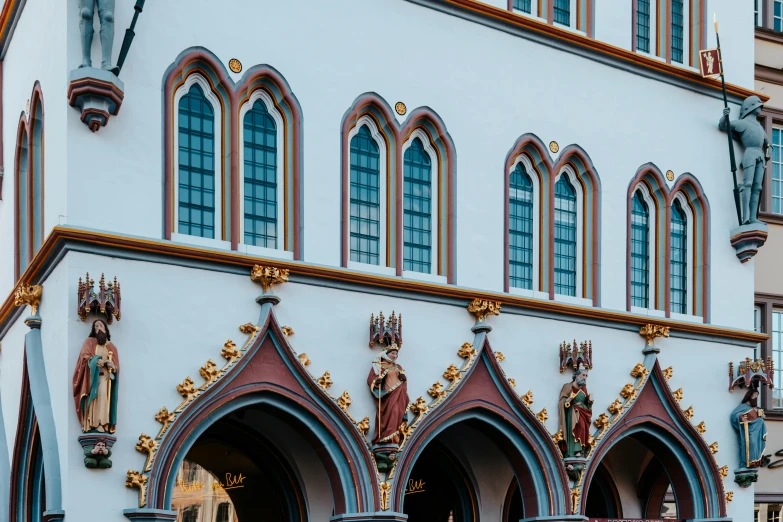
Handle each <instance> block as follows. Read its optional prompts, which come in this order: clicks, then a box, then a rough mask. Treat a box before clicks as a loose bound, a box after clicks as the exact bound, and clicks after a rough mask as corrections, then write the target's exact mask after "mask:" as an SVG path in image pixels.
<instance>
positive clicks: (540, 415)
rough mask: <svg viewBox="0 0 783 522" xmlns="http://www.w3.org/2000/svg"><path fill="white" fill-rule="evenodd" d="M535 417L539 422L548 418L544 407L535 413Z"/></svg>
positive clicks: (543, 421)
mask: <svg viewBox="0 0 783 522" xmlns="http://www.w3.org/2000/svg"><path fill="white" fill-rule="evenodd" d="M536 418H538V420H539V422H541V424H543V423H545V422H546V421H547V420H549V413H547V411H546V408H544V409H543V410H541V411H540V412H538V413H536Z"/></svg>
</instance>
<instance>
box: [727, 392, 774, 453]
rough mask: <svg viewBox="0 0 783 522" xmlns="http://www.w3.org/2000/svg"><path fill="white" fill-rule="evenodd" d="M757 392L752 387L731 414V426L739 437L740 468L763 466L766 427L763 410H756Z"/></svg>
mask: <svg viewBox="0 0 783 522" xmlns="http://www.w3.org/2000/svg"><path fill="white" fill-rule="evenodd" d="M758 397H759V391H758V389H757V388H755V387H752V386H751V388H750V389H749V390H748V391H747V393H745V397H743V398H742V403H741V404H740V405H739V406H737V407H736V408H734V411H732V412H731V425H732V426H733V427H734V429H735V430H737V434H738V437H739V439H738V440H739V458H740V460H739V461H740V466H741V467H744V468H759V467H761V466H763V465H764V461H765V460H766V459H768V458H769V457H767V458H766V459H765V457H764V455H763V453H764V449H765V447H766V445H767V442H766V441H767V426H766V425H765V424H764V410H762V409H760V408H758Z"/></svg>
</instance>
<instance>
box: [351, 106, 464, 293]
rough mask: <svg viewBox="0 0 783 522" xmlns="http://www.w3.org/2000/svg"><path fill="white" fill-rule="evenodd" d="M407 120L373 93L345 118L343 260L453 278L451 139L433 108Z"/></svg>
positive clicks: (435, 277)
mask: <svg viewBox="0 0 783 522" xmlns="http://www.w3.org/2000/svg"><path fill="white" fill-rule="evenodd" d="M409 118H410V119H408V120H406V121H405V123H404V124H402V125H401V124H400V123H398V121H397V119H396V117H395V116H393V111H392V110H391V107H389V105H388V104H387V103H386V101H385V100H383V99H382V98H380V97H379V96H378V95H377V94H374V93H365V94H363V95H361V96H359V98H357V99H356V101H355V102H354V105H353V106H352V107H351V109H350V110H349V111H348V112H347V113H346V114H345V117H344V118H343V122H342V150H341V154H342V209H341V212H342V223H343V226H342V234H341V263H342V266H345V267H348V268H355V269H358V270H364V271H371V272H375V273H380V274H383V275H387V276H391V275H397V276H402V277H410V278H414V279H423V280H427V281H432V282H437V283H445V282H453V278H454V272H453V263H452V259H453V256H454V242H453V237H454V235H453V234H454V216H453V212H451V211H450V208H452V207H451V206H452V204H453V197H454V191H455V187H454V184H453V183H454V181H453V180H454V169H455V161H456V159H455V152H454V144H453V142H452V141H451V137H450V136H449V135H448V133H447V132H446V128H445V125H444V124H443V122H442V121H441V120H440V118H439V117H438V116H437V114H435V113H434V112H432V110H431V109H428V108H426V107H422V108H419V109H416V110H415V111H412V112H411V116H410V117H409ZM359 264H360V265H359Z"/></svg>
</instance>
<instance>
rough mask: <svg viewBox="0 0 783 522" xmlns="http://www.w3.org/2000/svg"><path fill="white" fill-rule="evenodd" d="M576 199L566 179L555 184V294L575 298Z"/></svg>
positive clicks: (562, 177)
mask: <svg viewBox="0 0 783 522" xmlns="http://www.w3.org/2000/svg"><path fill="white" fill-rule="evenodd" d="M576 207H577V198H576V191H575V190H574V187H573V186H572V185H571V183H570V182H569V180H568V177H567V176H565V175H561V176H560V179H559V180H558V182H557V183H555V293H556V294H561V295H569V296H576V286H577V285H576V276H577V263H576V261H577V222H576V221H577V218H576V217H577V212H576Z"/></svg>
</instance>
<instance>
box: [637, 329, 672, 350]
mask: <svg viewBox="0 0 783 522" xmlns="http://www.w3.org/2000/svg"><path fill="white" fill-rule="evenodd" d="M639 335H641V336H642V337H644V338H645V339H647V346H652V345H653V341H655V339H656V338H658V337H669V327H668V326H661V325H659V324H650V323H648V324H645V325H643V326H642V327H641V328H640V329H639Z"/></svg>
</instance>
